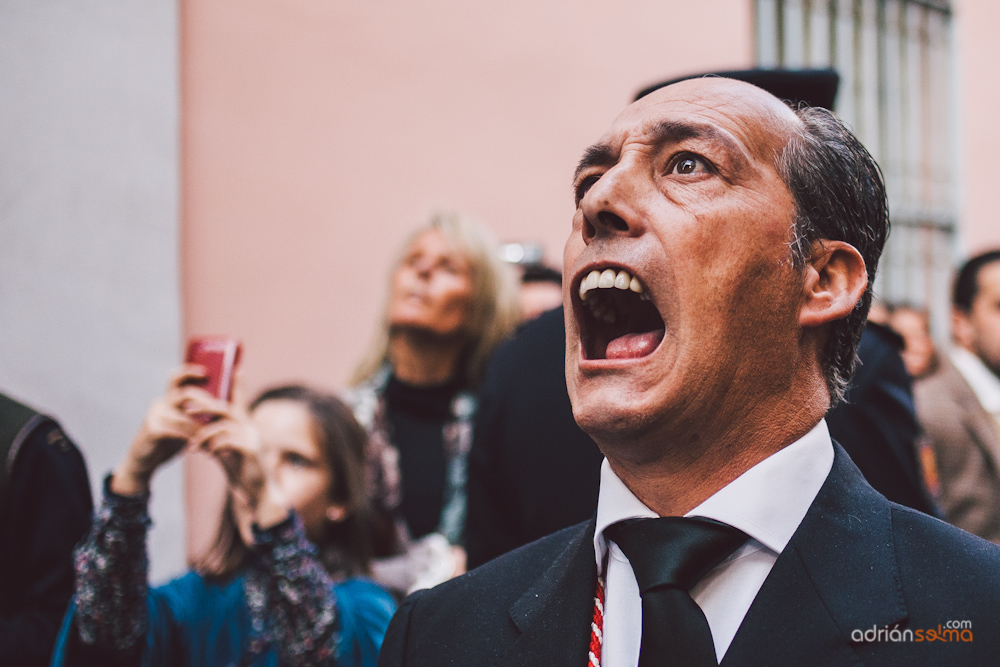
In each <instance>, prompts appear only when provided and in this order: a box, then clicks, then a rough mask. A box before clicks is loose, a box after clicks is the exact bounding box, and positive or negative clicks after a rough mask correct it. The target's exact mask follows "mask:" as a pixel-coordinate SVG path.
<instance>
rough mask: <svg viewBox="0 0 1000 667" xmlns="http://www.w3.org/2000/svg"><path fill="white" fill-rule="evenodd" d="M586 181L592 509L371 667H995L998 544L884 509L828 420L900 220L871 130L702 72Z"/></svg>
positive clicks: (576, 232)
mask: <svg viewBox="0 0 1000 667" xmlns="http://www.w3.org/2000/svg"><path fill="white" fill-rule="evenodd" d="M575 190H576V200H577V209H576V214H575V216H574V220H573V231H572V233H571V235H570V238H569V241H568V242H567V244H566V253H565V269H564V272H565V273H564V280H563V284H564V286H565V290H566V291H565V298H564V307H565V310H566V313H567V318H566V337H567V339H566V377H567V385H568V388H569V395H570V399H571V401H572V403H573V413H574V416H575V418H576V420H577V422H578V423H579V424H580V426H581V427H582V428H583V429H584V430H585V431H586V432H587V433H588V434H589V435H590V436H591V437H593V439H594V440H595V441H596V442H597V443H598V445H599V446H600V448H601V451H602V452H603V453H604V455H605V457H606V459H605V462H604V464H603V468H602V473H601V487H600V496H599V501H598V509H597V515H596V517H595V518H594V519H593V520H591V521H590V522H588V523H586V524H582V525H580V526H577V527H574V528H568V529H566V530H564V531H562V532H559V533H556V534H554V535H552V536H550V537H547V538H543V539H542V540H539V541H538V542H535V543H533V544H530V545H528V546H526V547H522V548H521V549H519V550H517V551H514V552H512V553H510V554H507V555H506V556H503V557H501V558H499V559H497V560H495V561H492V562H490V563H488V564H487V565H485V566H483V567H481V568H479V569H477V570H474V571H473V572H471V573H469V574H468V575H466V576H465V577H462V578H460V579H457V580H454V581H452V582H449V583H448V584H445V585H443V586H441V587H439V588H436V589H433V590H431V591H426V592H423V593H418V594H416V595H414V596H412V597H411V598H409V599H408V600H407V601H406V602H405V603H404V604H403V605H402V607H401V608H400V610H399V612H398V613H397V615H396V618H395V619H394V621H393V624H392V626H391V627H390V630H389V634H388V635H387V637H386V641H385V645H384V648H383V652H382V656H381V660H380V665H383V666H385V667H389V666H391V665H421V666H423V665H444V664H455V665H492V664H496V665H500V664H503V665H544V666H545V667H555V666H566V667H585V666H586V665H588V664H591V665H602V666H603V667H635V665H637V664H638V665H639V666H640V667H653V666H654V665H678V666H695V665H696V666H699V667H701V666H706V665H717V664H719V663H720V662H721V663H722V664H723V665H820V664H822V665H859V664H865V665H883V664H885V665H895V664H900V665H903V664H907V665H909V664H921V665H932V664H942V665H946V664H947V665H954V664H969V665H973V664H987V661H988V660H990V659H992V658H990V657H989V656H995V655H996V654H997V651H998V650H1000V623H998V621H997V614H996V610H997V609H1000V584H998V576H997V572H1000V549H998V548H996V547H995V546H994V545H991V544H989V543H987V542H985V541H982V540H980V539H978V538H975V537H973V536H971V535H968V534H966V533H963V532H961V531H959V530H957V529H955V528H953V527H950V526H948V525H946V524H944V523H942V522H940V521H938V520H936V519H932V518H930V517H928V516H926V515H924V514H921V513H919V512H916V511H913V510H910V509H908V508H905V507H902V506H899V505H893V504H891V503H889V502H888V501H887V500H886V499H885V498H884V497H882V496H881V495H879V494H878V493H876V492H875V491H874V490H873V489H872V488H871V487H870V486H869V485H868V484H867V483H866V482H865V481H864V478H863V477H862V476H861V474H860V473H859V472H858V470H857V468H856V467H855V466H854V465H853V463H851V461H850V459H849V457H848V456H847V455H846V454H845V453H844V451H843V450H842V449H841V448H840V447H839V446H838V445H836V444H834V443H833V442H832V441H831V439H830V436H829V433H828V431H827V427H826V423H825V421H824V415H825V414H826V412H827V410H828V409H829V407H830V405H831V404H832V403H835V402H836V401H837V400H839V399H840V397H841V396H842V394H843V391H844V388H845V387H846V386H847V383H848V381H849V380H850V375H851V371H852V368H853V364H854V359H855V348H856V346H857V341H858V338H859V336H860V334H861V330H862V328H863V326H864V323H865V317H866V314H867V310H868V306H869V304H870V301H871V285H872V281H873V279H874V276H875V268H876V265H877V263H878V258H879V255H880V253H881V251H882V246H883V245H884V243H885V239H886V236H887V234H888V231H889V222H888V211H887V207H886V199H885V190H884V186H883V183H882V178H881V175H880V173H879V170H878V167H877V166H876V164H875V163H874V161H873V160H872V158H871V156H870V155H869V154H868V153H867V152H866V151H865V149H864V148H863V147H862V146H861V144H860V143H859V142H858V141H857V140H856V139H855V138H854V137H853V136H852V135H851V133H850V132H849V131H848V130H847V129H846V128H845V127H844V126H843V125H842V124H841V123H840V122H839V121H838V120H836V118H835V117H834V116H833V115H832V114H830V113H829V112H826V111H823V110H820V109H813V108H803V109H801V110H799V111H793V110H791V109H790V108H789V107H787V106H786V105H785V104H783V103H782V102H781V101H779V100H778V99H777V98H775V97H773V96H771V95H770V94H768V93H766V92H764V91H762V90H760V89H759V88H756V87H754V86H752V85H749V84H746V83H741V82H737V81H732V80H729V79H721V78H705V79H692V80H688V81H683V82H681V83H677V84H674V85H671V86H667V87H665V88H662V89H660V90H658V91H656V92H654V93H652V94H650V95H648V96H647V97H644V98H642V99H640V100H639V101H637V102H636V103H634V104H633V105H632V106H630V107H628V108H627V109H626V110H625V111H624V112H623V113H622V114H621V115H620V116H619V117H618V119H617V120H616V121H615V123H614V125H613V126H612V127H611V129H610V130H609V131H608V132H607V133H606V134H605V135H604V137H603V138H602V139H601V140H600V141H599V142H598V143H596V144H594V145H593V146H591V147H590V148H588V149H587V150H586V151H585V153H584V156H583V159H582V160H581V162H580V165H579V167H578V169H577V174H576V179H575ZM955 621H957V622H958V624H957V627H952V626H954V625H956V624H955V623H954V622H955ZM939 626H940V627H939ZM939 630H940V634H941V636H942V637H944V636H946V637H947V638H948V640H949V641H948V642H947V643H933V644H928V643H927V642H928V641H935V642H936V638H937V637H938V632H939ZM950 630H954V632H950ZM932 637H933V638H934V639H933V640H932V639H931V638H932ZM918 638H919V641H918ZM951 639H954V641H950V640H951Z"/></svg>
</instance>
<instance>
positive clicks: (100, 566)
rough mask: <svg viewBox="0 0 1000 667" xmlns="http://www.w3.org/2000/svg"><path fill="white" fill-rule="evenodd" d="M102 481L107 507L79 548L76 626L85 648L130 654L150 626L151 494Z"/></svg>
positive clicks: (75, 560)
mask: <svg viewBox="0 0 1000 667" xmlns="http://www.w3.org/2000/svg"><path fill="white" fill-rule="evenodd" d="M110 481H111V476H110V475H108V476H107V477H106V478H105V480H104V504H103V505H102V506H101V509H100V510H99V511H98V512H97V515H96V516H95V517H94V522H93V525H92V527H91V529H90V534H89V535H88V536H87V538H86V539H85V540H84V541H83V542H82V543H81V544H80V546H78V547H77V549H76V552H75V553H74V558H73V565H74V568H75V569H76V616H75V620H76V627H77V632H78V633H79V635H80V639H81V640H82V641H83V643H84V644H88V645H92V646H101V647H105V648H113V649H115V650H126V649H129V648H131V647H133V646H135V645H136V642H137V641H138V640H139V639H140V638H141V637H142V636H143V635H145V633H146V628H147V626H148V625H149V616H148V614H149V609H148V606H147V602H146V598H147V594H148V590H149V587H148V583H147V574H148V572H149V556H148V554H147V553H146V533H147V532H148V530H149V526H150V524H151V523H152V522H151V521H150V518H149V512H148V510H147V504H148V501H149V497H148V496H138V497H127V496H119V495H117V494H114V493H112V492H111V490H110V488H109V487H110Z"/></svg>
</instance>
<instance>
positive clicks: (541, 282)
mask: <svg viewBox="0 0 1000 667" xmlns="http://www.w3.org/2000/svg"><path fill="white" fill-rule="evenodd" d="M500 257H501V259H503V261H505V262H507V263H509V264H511V265H512V266H513V267H514V270H515V272H516V273H517V274H518V275H519V276H520V280H519V283H520V285H519V288H518V294H517V299H518V304H519V306H520V309H521V321H522V322H527V321H528V320H533V319H535V318H536V317H538V316H539V315H541V314H542V313H544V312H545V311H547V310H552V309H553V308H561V307H562V271H557V270H556V269H553V268H552V267H551V266H548V265H547V264H545V261H544V257H545V250H544V248H543V247H542V244H540V243H525V242H522V243H505V244H503V245H502V246H500Z"/></svg>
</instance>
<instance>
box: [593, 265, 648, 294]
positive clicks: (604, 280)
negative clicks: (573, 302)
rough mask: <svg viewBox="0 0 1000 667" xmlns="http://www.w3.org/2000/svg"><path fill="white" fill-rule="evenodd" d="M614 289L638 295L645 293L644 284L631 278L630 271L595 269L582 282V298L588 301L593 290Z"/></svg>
mask: <svg viewBox="0 0 1000 667" xmlns="http://www.w3.org/2000/svg"><path fill="white" fill-rule="evenodd" d="M612 287H614V288H616V289H620V290H626V289H627V290H632V291H633V292H635V293H636V294H642V293H643V289H642V283H640V282H639V279H638V278H634V277H633V276H631V275H630V274H629V272H628V271H625V270H621V269H619V270H618V271H615V270H614V269H604V270H603V271H598V270H597V269H595V270H593V271H591V272H590V273H589V274H588V275H587V277H586V278H584V279H583V280H582V281H580V298H581V299H583V300H584V301H586V300H587V297H588V296H589V295H590V292H591V291H592V290H595V289H611V288H612Z"/></svg>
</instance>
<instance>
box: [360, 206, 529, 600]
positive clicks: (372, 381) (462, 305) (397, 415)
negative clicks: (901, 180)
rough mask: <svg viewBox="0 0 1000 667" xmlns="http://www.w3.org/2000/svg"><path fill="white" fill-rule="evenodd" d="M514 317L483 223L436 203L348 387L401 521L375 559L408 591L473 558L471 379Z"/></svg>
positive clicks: (383, 488) (376, 472)
mask: <svg viewBox="0 0 1000 667" xmlns="http://www.w3.org/2000/svg"><path fill="white" fill-rule="evenodd" d="M517 319H518V312H517V297H516V292H515V289H514V280H513V275H512V272H511V270H510V267H508V266H507V265H506V264H504V263H503V262H501V260H500V259H499V256H498V251H497V245H496V243H495V242H494V241H493V239H492V238H491V236H490V235H489V234H488V233H487V232H486V230H485V229H484V228H482V227H481V226H479V225H477V224H475V223H473V222H471V221H470V220H468V219H466V218H464V217H461V216H458V215H454V214H439V215H436V216H434V217H433V219H432V220H431V221H430V223H429V224H428V225H427V226H425V227H423V228H422V229H420V230H418V231H417V232H416V233H415V234H414V235H413V237H412V238H411V239H410V240H409V242H407V244H406V246H405V249H404V251H403V253H402V256H401V258H400V259H399V261H398V262H397V263H396V265H395V267H394V269H393V272H392V276H391V279H390V285H389V298H388V302H387V305H386V310H385V315H384V318H383V321H382V327H381V329H380V331H379V333H378V335H377V336H376V337H375V339H374V341H373V345H372V348H371V351H370V352H369V354H368V356H367V358H366V359H365V360H364V361H363V362H362V364H361V365H360V366H359V368H358V370H357V372H356V373H355V377H354V381H355V387H354V388H353V389H352V390H351V391H350V392H349V393H348V401H349V402H350V403H351V404H352V405H353V406H354V410H355V415H356V416H357V417H358V421H360V422H361V423H362V424H363V425H364V426H365V427H366V428H367V429H368V430H369V433H370V435H371V445H370V453H369V471H370V484H371V488H372V494H373V498H374V500H375V502H376V503H377V504H378V507H379V509H381V510H382V511H383V512H385V513H387V514H388V515H390V516H391V517H392V518H393V520H394V523H395V525H396V528H397V536H398V545H397V547H396V549H395V555H394V556H392V557H389V558H384V559H379V560H377V561H376V562H375V564H374V566H373V570H374V573H375V578H376V580H377V581H379V582H380V583H383V584H384V585H386V586H388V587H390V588H392V589H393V590H395V591H397V592H398V593H400V594H402V593H406V592H407V591H409V590H412V589H414V588H420V587H426V586H432V585H435V584H437V583H440V582H441V581H444V580H446V579H448V578H450V577H452V576H453V575H455V574H459V573H461V572H462V571H464V569H465V551H464V548H463V544H464V537H463V529H464V525H465V512H466V464H467V457H468V452H469V447H470V445H471V442H472V420H473V417H474V415H475V411H476V399H475V391H476V389H477V388H478V386H479V383H480V381H481V379H482V376H483V371H484V369H485V366H486V363H487V362H488V360H489V357H490V355H491V354H492V353H493V350H494V349H495V348H496V347H497V345H499V344H500V342H501V341H502V340H503V339H504V338H505V337H506V336H507V335H508V334H509V333H510V331H511V330H512V329H513V327H514V326H515V324H516V322H517ZM380 552H383V553H384V551H382V550H380Z"/></svg>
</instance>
